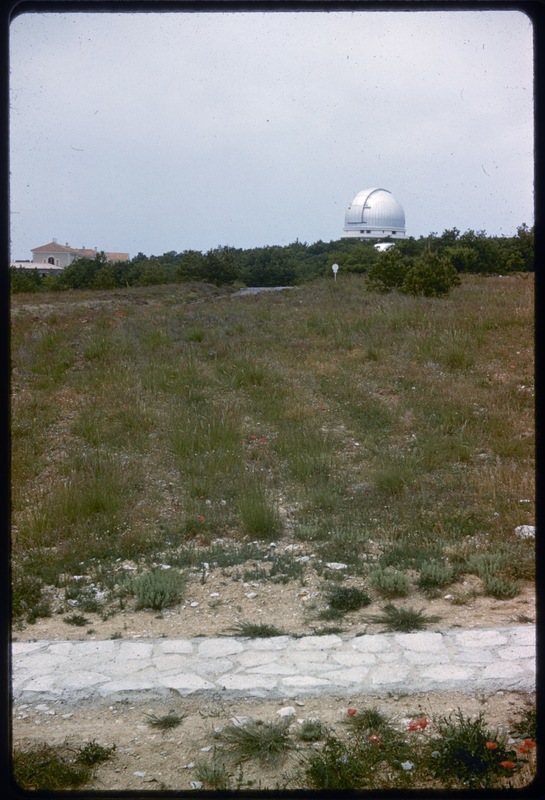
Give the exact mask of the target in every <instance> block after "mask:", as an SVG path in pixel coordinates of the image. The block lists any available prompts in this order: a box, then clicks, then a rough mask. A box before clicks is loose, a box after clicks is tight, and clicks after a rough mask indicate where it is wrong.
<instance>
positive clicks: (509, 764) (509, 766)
mask: <svg viewBox="0 0 545 800" xmlns="http://www.w3.org/2000/svg"><path fill="white" fill-rule="evenodd" d="M500 765H501V766H502V767H505V769H514V768H515V767H516V764H515V762H514V761H500Z"/></svg>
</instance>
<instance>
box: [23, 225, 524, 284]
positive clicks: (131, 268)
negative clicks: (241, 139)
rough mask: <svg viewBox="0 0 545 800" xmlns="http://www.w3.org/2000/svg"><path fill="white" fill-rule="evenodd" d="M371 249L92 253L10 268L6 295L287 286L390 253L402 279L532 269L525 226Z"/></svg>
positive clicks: (340, 244)
mask: <svg viewBox="0 0 545 800" xmlns="http://www.w3.org/2000/svg"><path fill="white" fill-rule="evenodd" d="M384 241H388V240H387V239H386V240H384ZM390 241H392V240H390ZM373 244H374V243H373V242H372V241H367V240H360V239H339V240H336V241H330V242H323V241H321V240H320V241H318V242H315V243H314V244H307V243H306V242H305V243H302V242H299V241H295V242H293V243H292V244H288V245H283V246H282V245H272V246H267V247H254V248H249V249H242V248H236V247H229V246H227V247H217V248H214V249H211V250H208V251H207V252H206V253H202V252H200V251H198V250H184V251H183V252H180V253H178V252H176V251H175V250H171V251H169V252H167V253H163V255H160V256H155V255H151V256H146V255H144V253H138V255H136V256H134V258H132V259H130V260H129V261H117V262H108V261H107V260H106V256H105V254H104V253H103V252H97V254H96V255H95V257H94V258H78V259H76V260H75V261H73V262H72V263H71V264H70V265H69V266H68V267H66V268H65V269H64V270H63V272H62V273H60V274H58V275H46V276H44V277H41V276H40V275H39V274H38V271H37V270H31V269H23V268H17V267H10V286H11V291H12V292H39V291H65V290H68V289H115V288H118V287H126V286H151V285H154V284H167V283H181V282H184V281H199V282H204V283H213V284H216V285H218V286H226V285H231V286H233V285H234V286H294V285H298V284H302V283H305V282H307V281H311V280H314V279H316V278H320V277H325V276H328V275H331V267H332V265H333V264H338V265H339V274H342V273H343V272H345V273H347V272H350V273H361V274H368V273H370V272H371V275H373V272H374V273H375V274H376V273H377V272H380V269H379V265H381V264H382V263H383V262H381V261H380V259H384V258H385V256H387V255H388V253H390V254H391V253H392V252H393V251H394V250H395V252H396V260H397V263H398V265H401V264H403V270H404V273H406V272H407V271H408V269H409V267H410V266H411V265H412V264H415V263H417V262H418V263H422V261H423V260H425V259H426V258H428V261H429V257H430V254H433V258H432V259H431V261H430V263H432V262H433V263H441V264H442V265H443V266H442V269H444V268H445V266H449V267H451V268H452V269H453V270H454V271H455V272H456V273H475V274H482V275H502V274H508V273H512V272H529V271H533V269H534V229H533V227H532V228H529V227H528V226H527V225H525V224H523V225H521V226H520V227H519V228H518V229H517V234H516V236H511V237H504V236H502V237H497V236H487V235H486V233H485V232H484V231H478V232H475V231H472V230H469V231H466V232H465V233H460V231H459V230H458V229H457V228H451V229H450V230H445V231H444V232H443V233H442V234H441V235H438V234H437V233H430V234H429V236H420V237H419V238H418V239H415V238H414V237H409V238H408V239H403V240H398V241H396V242H395V248H391V249H390V250H389V251H387V252H386V253H379V252H378V251H377V250H376V249H375V247H374V246H373ZM438 258H439V261H438V260H437V259H438ZM387 260H391V256H389V259H387ZM385 266H386V264H384V267H385ZM383 271H384V270H383ZM413 272H414V270H413ZM395 285H396V284H395V283H394V284H393V286H395Z"/></svg>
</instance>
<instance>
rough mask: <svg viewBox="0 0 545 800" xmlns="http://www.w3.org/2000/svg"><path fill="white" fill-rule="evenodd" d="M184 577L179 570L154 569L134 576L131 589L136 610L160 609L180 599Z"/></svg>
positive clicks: (183, 587) (184, 581)
mask: <svg viewBox="0 0 545 800" xmlns="http://www.w3.org/2000/svg"><path fill="white" fill-rule="evenodd" d="M185 585H186V578H185V575H183V574H182V573H180V572H173V571H171V570H162V569H156V570H153V571H152V572H148V573H147V574H146V575H141V576H139V577H137V578H134V579H133V581H132V591H133V593H134V594H135V595H136V610H137V611H138V610H140V609H142V608H151V609H153V610H154V611H161V610H162V609H163V608H167V607H168V606H173V605H175V604H176V603H178V602H180V600H181V599H182V596H183V593H184V589H185Z"/></svg>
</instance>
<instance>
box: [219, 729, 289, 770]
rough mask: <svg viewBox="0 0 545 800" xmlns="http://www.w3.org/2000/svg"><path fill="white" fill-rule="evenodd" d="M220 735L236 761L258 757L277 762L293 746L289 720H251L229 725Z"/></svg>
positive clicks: (265, 761) (262, 761)
mask: <svg viewBox="0 0 545 800" xmlns="http://www.w3.org/2000/svg"><path fill="white" fill-rule="evenodd" d="M219 736H220V738H221V741H222V742H223V743H224V745H225V746H226V747H227V748H228V749H229V751H230V753H231V755H232V756H233V758H234V760H235V761H236V763H242V762H243V761H249V760H250V759H256V760H257V761H259V762H261V763H266V764H275V763H276V762H277V761H279V759H280V758H282V757H283V756H285V755H286V753H287V752H288V751H289V750H290V749H291V748H292V742H291V739H290V735H289V721H287V722H286V721H282V722H263V721H262V720H251V721H250V722H248V723H247V724H246V725H235V724H232V725H227V726H226V727H225V728H223V730H222V731H221V734H220V735H219Z"/></svg>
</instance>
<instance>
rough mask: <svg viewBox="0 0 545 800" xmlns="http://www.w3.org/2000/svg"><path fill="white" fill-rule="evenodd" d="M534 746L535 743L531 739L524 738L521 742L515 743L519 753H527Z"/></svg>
mask: <svg viewBox="0 0 545 800" xmlns="http://www.w3.org/2000/svg"><path fill="white" fill-rule="evenodd" d="M535 746H536V743H535V742H534V740H533V739H525V740H524V741H523V742H522V744H519V745H517V750H518V751H519V753H527V752H528V751H529V750H531V749H532V748H533V747H535Z"/></svg>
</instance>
